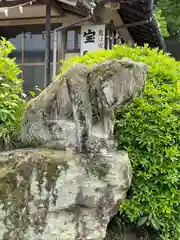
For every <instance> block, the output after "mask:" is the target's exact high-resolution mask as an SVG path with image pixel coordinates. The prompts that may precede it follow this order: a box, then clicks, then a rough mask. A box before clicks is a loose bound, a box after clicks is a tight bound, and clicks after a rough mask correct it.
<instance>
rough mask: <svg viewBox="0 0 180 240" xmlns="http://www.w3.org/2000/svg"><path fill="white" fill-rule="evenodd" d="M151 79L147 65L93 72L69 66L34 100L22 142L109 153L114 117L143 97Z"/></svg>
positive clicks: (119, 63) (123, 64)
mask: <svg viewBox="0 0 180 240" xmlns="http://www.w3.org/2000/svg"><path fill="white" fill-rule="evenodd" d="M146 74H147V66H146V65H145V64H144V63H138V62H134V61H132V60H129V59H123V60H109V61H104V62H101V63H98V64H97V65H94V66H93V67H91V68H89V67H88V66H87V65H84V64H80V63H77V64H74V65H72V66H70V67H69V68H68V69H67V70H66V71H65V72H64V73H63V74H62V75H61V76H60V78H59V79H58V80H56V81H54V82H53V83H51V84H50V85H49V86H48V87H47V88H46V89H45V90H44V91H42V92H41V93H40V94H39V96H37V97H36V98H34V99H32V100H30V102H29V104H28V106H27V109H26V110H25V112H24V115H23V119H22V134H21V136H22V141H23V142H24V143H27V144H29V145H30V146H32V145H36V146H39V145H40V144H41V145H42V146H44V147H50V148H57V147H58V148H59V149H67V148H75V149H77V148H79V150H80V152H82V151H83V149H85V151H86V152H87V151H89V150H90V151H91V149H96V147H97V145H98V144H99V143H100V142H104V146H106V147H110V146H111V144H110V142H112V141H111V140H112V138H113V130H114V115H113V111H114V109H115V108H118V107H119V106H121V105H123V104H125V103H126V102H127V101H130V100H131V99H132V98H133V97H135V96H137V95H139V94H141V93H142V92H143V88H144V85H145V81H146ZM109 140H110V141H109ZM94 144H95V145H94ZM109 149H110V148H109Z"/></svg>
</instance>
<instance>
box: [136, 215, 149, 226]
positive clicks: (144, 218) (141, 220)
mask: <svg viewBox="0 0 180 240" xmlns="http://www.w3.org/2000/svg"><path fill="white" fill-rule="evenodd" d="M147 221H148V217H147V216H145V217H141V218H140V219H139V221H138V222H137V225H138V226H139V227H141V226H142V225H144V224H145V223H146V222H147Z"/></svg>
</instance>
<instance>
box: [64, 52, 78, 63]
mask: <svg viewBox="0 0 180 240" xmlns="http://www.w3.org/2000/svg"><path fill="white" fill-rule="evenodd" d="M79 55H80V53H66V54H65V60H66V61H67V60H69V59H70V58H73V57H75V56H79Z"/></svg>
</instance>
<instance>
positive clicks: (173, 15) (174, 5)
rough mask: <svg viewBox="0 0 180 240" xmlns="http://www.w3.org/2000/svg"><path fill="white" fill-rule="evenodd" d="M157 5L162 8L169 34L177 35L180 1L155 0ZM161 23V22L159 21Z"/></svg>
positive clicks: (179, 28)
mask: <svg viewBox="0 0 180 240" xmlns="http://www.w3.org/2000/svg"><path fill="white" fill-rule="evenodd" d="M157 6H158V8H160V9H161V10H162V14H163V16H164V17H165V20H166V22H167V26H168V32H169V34H170V35H171V36H179V33H180V1H179V0H157ZM160 24H161V23H160Z"/></svg>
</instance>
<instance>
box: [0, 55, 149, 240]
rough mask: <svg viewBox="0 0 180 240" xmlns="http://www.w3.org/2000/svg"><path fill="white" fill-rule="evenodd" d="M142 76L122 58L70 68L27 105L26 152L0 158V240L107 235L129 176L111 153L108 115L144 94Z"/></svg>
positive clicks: (119, 155)
mask: <svg viewBox="0 0 180 240" xmlns="http://www.w3.org/2000/svg"><path fill="white" fill-rule="evenodd" d="M146 73H147V67H146V65H145V64H143V63H135V62H133V61H131V60H128V59H124V60H121V61H119V60H112V61H104V62H102V63H99V64H97V65H95V66H93V67H91V68H89V67H88V66H86V65H83V64H75V65H73V66H71V67H70V68H69V69H67V71H65V72H64V73H63V74H62V75H61V77H60V78H59V79H58V80H56V81H55V82H53V83H51V84H50V85H49V86H48V87H47V88H46V89H45V90H44V91H42V92H41V93H40V95H39V96H38V97H36V98H34V99H32V100H30V102H29V104H28V106H27V109H26V110H25V112H24V115H23V119H22V140H23V142H24V143H26V144H27V146H28V147H30V148H26V149H17V150H14V151H12V152H4V153H0V203H1V204H0V206H1V207H0V239H2V240H7V239H8V240H9V239H11V240H49V239H51V240H88V239H89V240H103V239H104V238H105V236H106V228H107V224H108V222H109V220H110V218H111V217H112V216H113V215H115V214H116V213H117V211H118V209H119V203H120V201H122V200H123V199H124V198H125V197H126V192H127V190H128V188H129V186H130V184H131V177H132V173H131V164H130V160H129V158H128V154H127V153H126V152H124V151H116V150H114V149H113V143H114V141H113V128H114V115H113V110H114V109H115V108H117V107H119V106H120V105H122V104H125V102H127V101H129V100H131V99H132V98H133V97H134V96H136V95H138V94H140V93H141V92H142V91H143V88H144V84H145V79H146ZM33 147H34V148H33ZM122 235H123V234H122ZM110 239H111V240H115V239H117V238H115V239H113V238H110ZM108 240H109V238H108ZM119 240H123V238H119ZM131 240H133V239H131Z"/></svg>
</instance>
